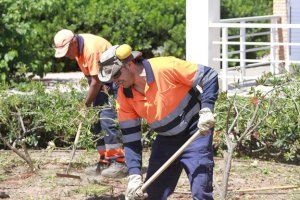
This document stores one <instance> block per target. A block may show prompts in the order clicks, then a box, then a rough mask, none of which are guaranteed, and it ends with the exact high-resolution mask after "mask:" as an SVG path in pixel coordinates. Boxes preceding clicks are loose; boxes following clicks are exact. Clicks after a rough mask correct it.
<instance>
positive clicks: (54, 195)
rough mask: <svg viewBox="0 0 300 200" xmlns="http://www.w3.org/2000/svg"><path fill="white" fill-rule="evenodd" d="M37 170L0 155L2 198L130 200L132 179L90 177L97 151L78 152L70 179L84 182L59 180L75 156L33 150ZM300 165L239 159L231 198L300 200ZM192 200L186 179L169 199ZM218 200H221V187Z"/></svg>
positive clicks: (233, 173) (218, 166) (4, 153)
mask: <svg viewBox="0 0 300 200" xmlns="http://www.w3.org/2000/svg"><path fill="white" fill-rule="evenodd" d="M30 154H31V156H32V158H33V160H34V161H35V166H37V170H36V172H35V173H30V172H29V169H28V167H27V165H26V164H25V163H24V162H23V161H22V160H21V159H20V158H19V157H18V156H17V155H15V154H14V153H13V152H11V151H4V150H0V198H1V196H3V197H5V195H8V196H9V198H8V199H16V200H21V199H22V200H23V199H24V200H25V199H26V200H30V199H34V200H36V199H42V200H46V199H51V200H53V199H67V200H71V199H72V200H74V199H85V200H119V199H122V200H123V199H124V195H123V194H124V191H125V188H126V178H124V179H105V178H102V177H99V176H88V175H86V174H85V173H84V169H85V168H86V167H87V166H91V165H93V164H95V163H96V161H97V153H96V152H95V151H92V152H88V151H83V150H81V151H77V152H76V156H75V158H74V162H73V164H72V167H71V170H70V174H74V175H79V176H80V177H81V179H80V180H77V179H71V178H60V177H56V173H64V170H65V169H66V167H67V165H68V161H69V159H70V151H65V150H54V151H53V150H40V151H30ZM148 157H149V152H148V151H146V152H144V162H145V163H144V168H146V167H147V164H148V161H147V158H148ZM215 163H216V164H215V168H214V178H215V180H214V182H215V183H218V182H220V180H221V178H222V174H221V172H222V171H221V169H222V167H223V159H222V158H219V157H216V158H215ZM292 185H293V186H298V188H293V189H269V190H261V191H259V190H258V191H255V192H247V191H245V192H239V191H238V190H244V189H262V188H265V187H266V188H267V187H278V186H292ZM299 186H300V166H297V165H287V164H282V163H275V162H266V161H259V160H251V159H249V160H243V159H236V160H234V162H233V165H232V171H231V176H230V182H229V190H230V191H229V199H235V200H238V199H243V200H244V199H253V200H254V199H270V200H281V199H289V200H293V199H294V200H299V199H300V187H299ZM169 199H172V200H175V199H176V200H177V199H179V200H180V199H182V200H186V199H192V198H191V195H190V192H189V182H188V179H187V177H186V175H185V173H183V174H182V176H181V178H180V180H179V182H178V185H177V188H176V190H175V192H174V194H173V195H172V196H171V197H170V198H169ZM215 199H219V198H218V195H217V189H216V187H215Z"/></svg>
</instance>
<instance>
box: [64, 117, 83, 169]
mask: <svg viewBox="0 0 300 200" xmlns="http://www.w3.org/2000/svg"><path fill="white" fill-rule="evenodd" d="M81 127H82V122H80V123H79V126H78V129H77V133H76V136H75V140H74V144H73V150H72V154H71V159H70V162H69V165H68V167H67V169H66V174H68V172H69V169H70V166H71V163H72V160H73V158H74V155H75V151H76V148H77V143H78V141H79V136H80V132H81Z"/></svg>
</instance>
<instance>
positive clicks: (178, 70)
mask: <svg viewBox="0 0 300 200" xmlns="http://www.w3.org/2000/svg"><path fill="white" fill-rule="evenodd" d="M196 72H197V65H196V64H193V63H190V62H188V61H185V60H181V59H175V61H174V62H173V70H172V73H171V74H172V75H173V76H174V78H175V80H176V81H177V82H179V83H182V84H184V85H187V86H190V87H191V86H192V85H193V83H194V78H195V74H196Z"/></svg>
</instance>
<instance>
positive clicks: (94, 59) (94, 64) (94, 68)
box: [86, 53, 100, 76]
mask: <svg viewBox="0 0 300 200" xmlns="http://www.w3.org/2000/svg"><path fill="white" fill-rule="evenodd" d="M99 54H100V53H92V54H90V55H89V56H88V58H87V60H86V63H87V67H88V69H89V72H90V75H91V76H94V75H98V74H99V64H98V62H99V58H100V55H99Z"/></svg>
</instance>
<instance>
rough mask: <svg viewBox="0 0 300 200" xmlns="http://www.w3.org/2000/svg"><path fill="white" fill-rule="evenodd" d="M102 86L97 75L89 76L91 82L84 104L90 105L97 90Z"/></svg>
mask: <svg viewBox="0 0 300 200" xmlns="http://www.w3.org/2000/svg"><path fill="white" fill-rule="evenodd" d="M101 86H102V83H101V81H100V80H99V78H98V76H97V75H94V76H91V83H90V86H89V90H88V95H87V97H86V100H85V105H86V106H87V107H90V106H91V104H92V103H93V101H94V100H95V98H96V96H97V94H98V93H99V90H100V88H101Z"/></svg>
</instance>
